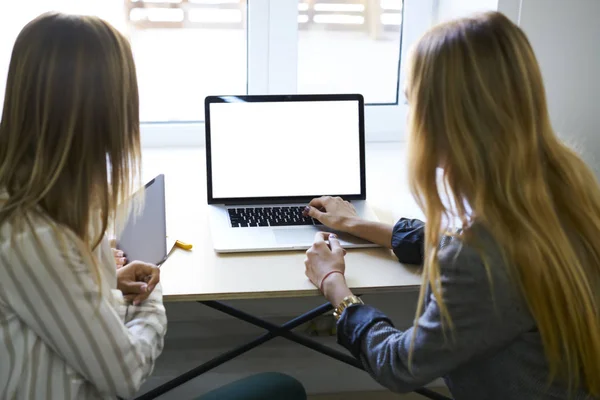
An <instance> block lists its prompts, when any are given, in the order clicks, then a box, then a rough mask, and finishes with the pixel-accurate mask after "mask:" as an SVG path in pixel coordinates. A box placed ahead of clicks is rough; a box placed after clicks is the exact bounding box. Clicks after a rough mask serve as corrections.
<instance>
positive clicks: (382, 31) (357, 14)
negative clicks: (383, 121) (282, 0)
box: [298, 0, 402, 104]
mask: <svg viewBox="0 0 600 400" xmlns="http://www.w3.org/2000/svg"><path fill="white" fill-rule="evenodd" d="M401 27H402V0H387V1H385V0H383V1H363V0H345V1H343V2H342V1H339V0H335V2H331V1H329V2H326V1H322V0H321V1H316V2H315V1H310V0H299V3H298V91H299V92H300V93H323V92H325V93H332V92H333V93H344V92H353V93H361V94H362V95H363V96H364V97H365V101H366V103H367V104H396V103H397V101H398V79H399V74H398V72H399V67H400V44H401V31H402V30H401Z"/></svg>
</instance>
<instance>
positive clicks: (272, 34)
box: [141, 0, 438, 147]
mask: <svg viewBox="0 0 600 400" xmlns="http://www.w3.org/2000/svg"><path fill="white" fill-rule="evenodd" d="M437 3H438V2H437V0H404V4H403V20H402V38H401V49H400V68H399V79H398V85H399V87H398V90H399V96H398V104H391V105H390V104H381V105H379V104H373V105H366V106H365V131H366V135H365V137H366V141H367V142H381V141H402V140H404V138H405V126H406V116H407V112H408V105H407V104H406V102H405V101H404V96H403V95H402V85H403V82H404V81H405V74H406V68H405V65H406V64H405V61H406V60H407V58H408V56H409V50H410V46H411V45H412V44H413V43H415V42H416V41H417V40H418V38H419V37H420V36H421V35H422V34H423V33H424V32H425V31H426V30H427V29H428V28H429V27H430V26H432V24H433V23H434V19H435V15H436V11H437ZM297 4H298V1H297V0H248V10H247V60H248V64H247V94H290V93H296V91H297V75H298V28H297V18H298V6H297ZM236 94H237V93H236ZM241 94H243V93H241ZM141 137H142V146H143V147H183V146H185V147H189V146H204V122H144V123H142V124H141Z"/></svg>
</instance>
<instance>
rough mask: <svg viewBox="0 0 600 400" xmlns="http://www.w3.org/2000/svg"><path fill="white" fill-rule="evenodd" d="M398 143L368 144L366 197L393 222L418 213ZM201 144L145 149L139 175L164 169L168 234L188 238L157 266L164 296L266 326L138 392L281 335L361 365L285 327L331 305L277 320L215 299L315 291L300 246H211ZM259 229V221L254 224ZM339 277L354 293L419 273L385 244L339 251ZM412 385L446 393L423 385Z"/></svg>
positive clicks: (401, 283) (394, 286)
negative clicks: (238, 250)
mask: <svg viewBox="0 0 600 400" xmlns="http://www.w3.org/2000/svg"><path fill="white" fill-rule="evenodd" d="M403 150H404V148H403V146H402V145H400V144H397V143H395V144H389V143H388V144H383V143H382V144H374V145H369V146H367V163H366V164H367V199H368V201H369V204H370V205H371V207H372V208H373V209H374V211H375V213H376V214H377V215H378V217H379V219H380V220H381V221H385V222H389V223H394V222H395V220H396V219H397V218H399V217H400V216H405V217H422V214H421V212H420V211H419V210H418V208H417V206H416V204H415V202H414V201H413V199H412V196H411V195H410V193H409V191H408V189H407V184H406V179H405V175H406V174H405V171H406V167H405V162H404V159H405V157H404V152H403ZM204 152H205V150H204V148H192V149H155V150H146V151H145V152H144V155H143V156H144V160H143V178H144V181H147V180H150V179H152V178H153V177H155V176H156V175H158V174H160V173H163V174H165V184H166V197H167V198H166V204H167V234H168V235H169V237H170V239H178V240H182V241H184V242H189V243H192V244H193V245H194V248H193V250H192V251H189V252H188V251H184V250H176V251H175V252H174V253H173V254H172V255H171V257H169V259H168V260H167V261H166V262H165V263H164V264H163V266H162V267H161V282H162V285H163V293H164V298H165V300H166V301H198V302H201V303H202V304H204V305H205V306H208V307H211V308H213V309H216V310H218V311H221V312H223V313H226V314H228V315H230V316H233V317H235V318H238V319H241V320H244V321H246V322H248V323H251V324H254V325H256V326H259V327H261V328H263V329H265V330H267V331H268V332H267V333H265V334H264V335H262V336H260V337H258V338H256V339H255V340H253V341H251V342H249V343H245V344H242V345H241V346H239V347H237V348H235V349H232V350H231V351H229V352H227V353H224V354H222V355H220V356H218V357H216V358H213V359H212V360H209V361H207V362H205V363H204V364H202V365H199V366H198V367H196V368H194V369H192V370H190V371H188V372H186V373H185V374H183V375H181V376H179V377H177V378H175V379H173V380H171V381H169V382H167V383H166V384H164V385H162V386H160V387H158V388H155V389H153V390H151V391H150V392H148V393H146V394H144V395H142V396H140V397H138V399H139V400H141V399H143V400H146V399H154V398H156V397H157V396H160V395H162V394H163V393H166V392H167V391H169V390H171V389H173V388H175V387H177V386H179V385H181V384H183V383H185V382H187V381H189V380H190V379H193V378H195V377H197V376H199V375H201V374H203V373H205V372H208V371H210V370H211V369H213V368H215V367H217V366H219V365H221V364H223V363H225V362H228V361H229V360H231V359H233V358H235V357H238V356H239V355H241V354H243V353H245V352H247V351H249V350H251V349H253V348H255V347H257V346H260V345H261V344H263V343H265V342H267V341H269V340H271V339H273V338H275V337H283V338H286V339H288V340H291V341H294V342H296V343H298V344H300V345H302V346H305V347H307V348H310V349H312V350H315V351H317V352H319V353H322V354H324V355H327V356H329V357H332V358H334V359H337V360H338V361H340V362H343V363H346V364H349V365H352V366H354V367H356V368H361V369H362V365H361V363H360V362H359V361H358V360H356V359H354V358H353V357H351V356H349V355H348V354H347V353H342V352H340V351H337V350H334V349H332V348H330V347H327V346H324V345H322V344H320V343H317V342H316V341H314V340H311V339H310V338H307V337H305V336H303V335H298V334H296V333H294V332H292V330H293V329H294V328H295V327H298V326H300V325H301V324H303V323H305V322H307V321H310V320H311V319H313V318H315V317H317V316H319V315H322V314H324V313H326V312H328V311H330V310H331V308H332V307H331V305H329V304H324V305H322V306H320V307H318V308H316V309H314V310H311V311H309V312H307V313H305V314H303V315H301V316H299V317H298V318H295V319H293V320H292V321H289V322H288V323H286V324H284V325H281V326H277V325H274V324H272V323H269V322H268V321H264V320H262V319H260V318H257V317H255V316H252V315H250V314H247V313H245V312H243V311H240V310H237V309H235V308H233V307H231V306H228V305H226V304H223V303H220V302H218V301H215V300H232V299H250V298H276V297H280V298H281V297H298V296H318V295H320V294H319V292H318V291H317V290H316V289H315V287H314V286H313V285H312V284H311V283H310V281H309V280H308V279H307V278H306V276H305V275H304V258H305V254H304V252H269V253H249V254H228V255H218V254H216V253H215V252H214V250H213V248H212V243H211V238H210V229H209V226H208V217H207V213H206V210H207V207H206V164H205V153H204ZM257 229H258V228H257ZM346 280H347V282H348V283H349V285H350V287H351V288H352V289H353V290H354V292H355V293H357V294H366V293H373V292H384V291H398V290H407V289H415V288H417V287H418V286H419V285H420V284H421V278H420V276H419V275H418V271H417V270H416V269H415V268H414V267H407V266H403V265H401V264H399V263H398V261H397V260H396V258H395V256H394V255H393V254H392V252H391V251H389V250H386V249H360V250H359V249H356V250H351V251H348V254H347V256H346ZM416 392H417V393H419V394H422V395H424V396H425V397H428V398H430V399H443V400H447V399H446V398H445V397H444V396H441V395H438V394H437V393H435V392H433V391H430V390H428V389H424V388H421V389H417V390H416Z"/></svg>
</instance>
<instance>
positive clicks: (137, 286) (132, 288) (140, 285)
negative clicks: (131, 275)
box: [121, 281, 150, 295]
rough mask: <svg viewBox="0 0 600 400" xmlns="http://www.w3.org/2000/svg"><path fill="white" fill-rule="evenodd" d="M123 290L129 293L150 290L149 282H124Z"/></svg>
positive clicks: (122, 284)
mask: <svg viewBox="0 0 600 400" xmlns="http://www.w3.org/2000/svg"><path fill="white" fill-rule="evenodd" d="M121 291H123V292H125V293H127V294H128V295H132V294H140V293H146V292H150V290H148V284H147V283H146V282H134V281H129V282H122V283H121Z"/></svg>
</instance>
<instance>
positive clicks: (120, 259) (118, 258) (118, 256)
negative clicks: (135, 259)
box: [112, 248, 127, 269]
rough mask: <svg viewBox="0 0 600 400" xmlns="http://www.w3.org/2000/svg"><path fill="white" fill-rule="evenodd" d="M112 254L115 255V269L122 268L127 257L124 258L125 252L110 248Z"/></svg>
mask: <svg viewBox="0 0 600 400" xmlns="http://www.w3.org/2000/svg"><path fill="white" fill-rule="evenodd" d="M112 251H113V256H114V257H115V263H116V264H117V269H119V268H122V267H123V266H124V265H125V264H127V258H125V253H123V252H122V251H121V250H119V249H115V248H113V249H112Z"/></svg>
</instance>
